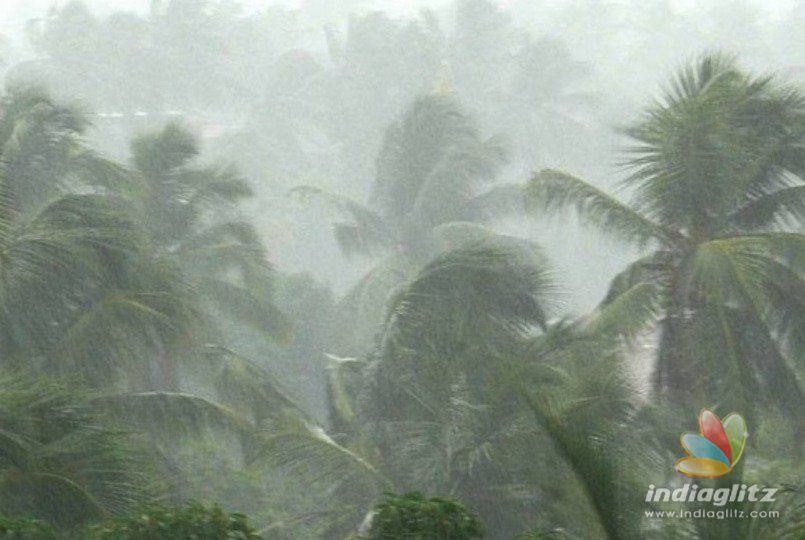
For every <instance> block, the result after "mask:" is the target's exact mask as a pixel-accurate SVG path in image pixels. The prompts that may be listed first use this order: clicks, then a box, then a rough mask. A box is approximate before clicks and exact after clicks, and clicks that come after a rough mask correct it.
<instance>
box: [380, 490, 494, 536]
mask: <svg viewBox="0 0 805 540" xmlns="http://www.w3.org/2000/svg"><path fill="white" fill-rule="evenodd" d="M371 520H372V525H371V528H370V530H369V535H368V537H367V538H369V539H372V540H381V539H389V540H390V539H397V538H399V539H403V538H406V539H408V538H410V539H417V540H437V539H439V540H441V539H444V540H465V539H470V538H483V535H484V529H483V525H482V524H481V522H480V521H478V518H477V517H475V516H474V515H473V514H472V513H470V512H469V511H468V510H467V509H466V508H465V507H464V506H463V505H462V504H460V503H458V502H456V501H453V500H449V499H442V498H438V497H433V498H426V497H425V496H424V495H422V494H421V493H407V494H405V495H395V494H394V493H386V498H385V500H384V501H383V502H382V503H380V504H378V505H377V506H375V509H374V514H373V515H372V517H371Z"/></svg>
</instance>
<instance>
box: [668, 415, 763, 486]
mask: <svg viewBox="0 0 805 540" xmlns="http://www.w3.org/2000/svg"><path fill="white" fill-rule="evenodd" d="M747 435H748V433H747V431H746V421H745V420H744V419H743V416H741V415H740V414H737V413H731V414H728V415H727V416H726V417H724V420H723V421H721V420H719V419H718V416H716V414H715V413H714V412H713V411H711V410H708V409H702V412H700V413H699V433H683V434H682V437H681V438H680V441H681V442H682V448H683V449H684V450H685V453H687V454H688V456H687V457H683V458H681V459H679V460H678V461H677V462H676V467H675V468H676V470H677V471H678V472H681V473H682V474H684V475H685V476H689V477H691V478H718V477H719V476H724V475H725V474H727V473H728V472H730V471H731V470H732V468H733V467H735V464H736V463H738V460H740V459H741V454H743V451H744V446H746V436H747Z"/></svg>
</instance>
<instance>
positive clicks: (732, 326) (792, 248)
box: [528, 54, 805, 439]
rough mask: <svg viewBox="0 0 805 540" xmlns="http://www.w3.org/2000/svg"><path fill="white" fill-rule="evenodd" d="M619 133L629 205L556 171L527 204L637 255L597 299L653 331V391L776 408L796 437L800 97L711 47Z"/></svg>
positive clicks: (541, 180)
mask: <svg viewBox="0 0 805 540" xmlns="http://www.w3.org/2000/svg"><path fill="white" fill-rule="evenodd" d="M626 134H627V135H628V136H630V137H631V139H632V140H633V141H634V145H633V146H632V147H631V149H630V151H629V152H630V154H629V159H628V160H627V162H626V166H627V167H629V168H630V169H631V173H630V174H629V176H628V177H627V178H626V179H625V181H624V182H623V186H624V187H625V189H627V190H628V191H629V192H630V193H631V195H632V202H631V203H625V202H622V201H621V200H619V199H617V198H615V197H613V196H611V195H609V194H607V193H605V192H604V191H602V190H600V189H598V188H596V187H595V186H593V185H591V184H588V183H586V182H584V181H582V180H580V179H578V178H574V177H572V176H570V175H567V174H564V173H560V172H557V171H542V172H540V173H538V174H536V175H535V176H534V177H533V179H532V180H531V182H530V184H529V186H528V201H529V203H530V204H531V206H532V207H533V208H534V209H535V210H536V211H538V212H540V213H543V214H548V213H554V212H557V211H560V210H562V209H564V208H567V207H575V208H576V210H577V211H578V213H579V214H580V216H581V217H582V219H584V220H586V221H587V222H589V223H591V224H592V225H594V226H596V227H598V228H600V229H601V230H602V231H603V232H605V233H610V234H613V235H615V236H617V237H618V238H620V239H622V240H625V241H627V242H630V243H633V244H634V245H635V246H637V247H638V248H641V249H643V250H644V253H645V254H644V256H642V257H641V258H640V259H639V260H637V261H635V262H633V263H632V264H630V265H629V266H628V267H627V268H626V269H625V270H624V271H623V272H622V273H620V274H619V275H618V276H617V277H616V278H615V279H614V280H613V281H612V285H611V287H610V290H609V292H608V294H607V296H606V298H605V299H604V301H603V304H602V306H607V305H609V304H612V303H616V302H617V303H620V304H622V305H623V306H624V308H625V309H624V310H623V312H622V313H623V317H624V320H625V321H628V323H629V324H628V326H629V327H630V328H631V329H632V330H634V329H635V328H636V327H639V326H640V325H650V326H649V327H650V328H655V329H656V330H657V332H658V333H659V346H658V350H657V359H656V364H655V369H654V388H655V390H656V391H657V392H658V394H659V395H660V396H665V397H670V398H671V399H673V400H674V401H675V402H677V403H678V404H680V405H682V404H683V403H687V404H690V405H691V406H693V407H698V406H700V405H701V404H704V403H711V404H712V403H718V404H719V405H720V406H722V407H725V408H726V409H731V408H735V409H737V410H742V411H745V412H746V413H747V414H749V413H750V412H751V411H752V410H754V404H755V403H758V402H760V403H767V404H768V403H774V404H777V405H779V406H781V407H784V410H786V411H788V413H789V414H790V415H791V417H792V418H795V419H796V425H797V429H798V430H799V432H800V433H801V432H802V430H803V429H805V423H804V421H805V417H803V414H802V412H803V411H804V410H805V408H804V407H803V405H805V398H803V393H802V388H801V385H800V383H799V381H798V378H799V373H800V372H801V366H802V363H801V362H802V359H803V354H805V333H804V332H803V329H805V296H803V293H805V281H803V277H805V258H803V255H804V254H805V234H803V223H805V222H804V221H803V219H805V147H804V146H803V142H804V141H805V97H803V95H802V94H801V93H800V92H799V91H798V90H796V89H795V88H792V87H788V86H786V85H785V84H783V83H780V82H779V81H777V80H776V79H774V78H773V77H754V76H751V75H749V74H747V73H745V72H744V71H742V70H741V69H740V68H739V67H738V66H737V65H736V63H735V62H734V61H733V60H732V59H730V58H728V57H725V56H721V55H717V54H711V55H707V56H705V57H703V58H702V59H700V60H699V61H698V62H696V63H695V64H692V65H689V66H687V67H685V68H684V69H683V70H681V71H680V73H679V74H678V75H677V76H676V78H675V79H674V80H673V82H672V84H671V86H670V89H669V90H668V92H667V93H666V94H665V95H664V96H663V98H662V99H661V100H660V101H658V102H657V103H656V104H654V105H653V106H651V107H649V108H648V109H647V110H646V111H645V113H644V115H643V118H642V119H641V120H640V121H638V122H637V123H636V124H635V125H633V126H632V127H631V128H629V129H628V130H627V131H626ZM645 327H646V326H644V328H645ZM800 439H801V437H800Z"/></svg>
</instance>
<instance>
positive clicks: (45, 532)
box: [0, 516, 56, 540]
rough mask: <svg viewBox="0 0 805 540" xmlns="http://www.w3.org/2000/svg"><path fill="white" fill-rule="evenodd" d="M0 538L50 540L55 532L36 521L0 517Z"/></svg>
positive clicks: (53, 537) (47, 525) (7, 539)
mask: <svg viewBox="0 0 805 540" xmlns="http://www.w3.org/2000/svg"><path fill="white" fill-rule="evenodd" d="M0 538H2V539H3V540H9V539H12V538H13V539H14V540H51V539H55V538H56V532H55V531H54V530H53V527H51V526H50V525H49V524H47V523H45V522H44V521H39V520H38V519H28V518H7V517H2V516H0Z"/></svg>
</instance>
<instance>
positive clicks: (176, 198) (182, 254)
mask: <svg viewBox="0 0 805 540" xmlns="http://www.w3.org/2000/svg"><path fill="white" fill-rule="evenodd" d="M131 147H132V164H133V169H134V171H133V174H132V176H131V177H129V178H127V179H126V181H125V182H124V183H122V184H120V183H118V184H117V185H116V186H115V188H116V189H117V190H118V191H119V192H121V193H122V194H123V195H124V196H125V197H126V198H127V199H128V200H130V201H131V202H132V203H133V204H134V207H135V209H136V212H137V213H138V215H139V216H140V217H141V219H142V220H143V223H144V224H145V226H146V228H147V233H148V237H149V243H150V245H151V247H152V249H153V251H154V256H155V257H156V258H157V259H165V260H168V261H170V262H171V264H173V265H174V266H175V267H176V268H178V269H179V271H180V273H181V274H182V277H183V279H184V280H185V282H187V283H188V285H189V286H190V287H191V289H192V290H194V291H195V292H197V293H198V295H199V296H200V297H201V301H202V304H203V305H204V307H205V308H206V311H207V312H209V311H210V310H213V311H214V313H216V314H218V315H224V316H228V317H232V318H234V320H236V321H238V322H240V323H245V324H247V325H249V326H251V327H252V328H254V329H255V330H257V331H259V332H261V333H263V335H265V336H268V337H272V338H277V337H280V336H281V335H282V334H283V332H285V331H286V330H287V328H286V323H285V318H284V317H283V316H282V314H281V313H280V312H279V310H278V309H277V308H276V307H275V306H274V305H273V304H272V302H271V293H272V282H273V277H274V276H273V268H272V267H271V265H270V263H269V262H268V259H267V257H266V250H265V247H264V246H263V243H262V241H261V239H260V237H259V235H258V233H257V231H256V230H255V228H254V226H253V225H252V224H251V223H249V222H248V221H246V220H243V219H242V218H240V217H239V216H238V215H237V212H236V204H237V203H238V202H241V201H242V200H244V199H245V198H247V197H250V196H251V195H252V191H251V188H250V187H249V185H248V183H247V182H246V181H245V180H244V179H243V178H241V177H240V176H238V175H237V173H236V172H235V170H234V169H233V168H232V167H216V166H209V167H204V166H202V165H199V164H197V163H195V161H196V159H197V157H198V154H199V148H198V142H197V140H196V139H195V137H194V136H193V135H192V134H191V133H190V132H189V131H188V130H187V129H185V128H183V127H181V126H179V125H177V124H168V125H167V126H166V127H165V128H164V129H162V130H161V131H159V132H157V133H153V134H149V135H144V136H141V137H138V138H136V139H135V140H134V141H133V142H132V145H131ZM213 317H214V315H213ZM211 326H214V325H211ZM218 337H219V338H220V336H218Z"/></svg>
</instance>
